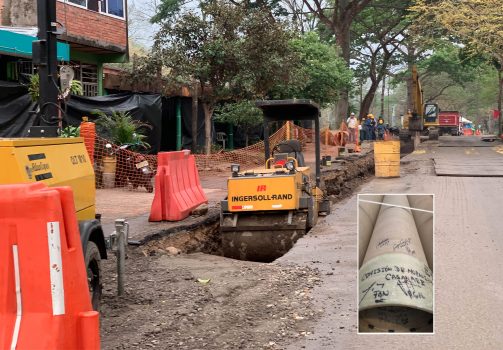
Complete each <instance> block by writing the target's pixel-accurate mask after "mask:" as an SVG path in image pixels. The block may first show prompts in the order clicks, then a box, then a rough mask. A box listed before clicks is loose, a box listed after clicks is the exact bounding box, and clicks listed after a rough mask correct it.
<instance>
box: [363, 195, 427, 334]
mask: <svg viewBox="0 0 503 350" xmlns="http://www.w3.org/2000/svg"><path fill="white" fill-rule="evenodd" d="M359 268H360V270H359V276H358V278H359V331H360V332H432V331H433V272H432V268H433V198H432V196H431V195H413V196H407V195H383V196H377V195H368V196H366V195H361V196H360V197H359Z"/></svg>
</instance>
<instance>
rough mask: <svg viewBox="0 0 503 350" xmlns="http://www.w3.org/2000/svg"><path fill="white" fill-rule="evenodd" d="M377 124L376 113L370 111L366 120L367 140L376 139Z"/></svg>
mask: <svg viewBox="0 0 503 350" xmlns="http://www.w3.org/2000/svg"><path fill="white" fill-rule="evenodd" d="M375 126H376V122H375V119H374V115H373V114H372V113H369V114H368V115H367V120H365V127H366V133H367V140H369V141H374V140H375V139H376V134H375Z"/></svg>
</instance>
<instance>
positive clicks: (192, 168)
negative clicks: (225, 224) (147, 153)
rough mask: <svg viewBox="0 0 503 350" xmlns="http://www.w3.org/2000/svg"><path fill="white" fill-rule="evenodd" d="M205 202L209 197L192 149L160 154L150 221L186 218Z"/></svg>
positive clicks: (158, 155)
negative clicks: (191, 151)
mask: <svg viewBox="0 0 503 350" xmlns="http://www.w3.org/2000/svg"><path fill="white" fill-rule="evenodd" d="M203 203H208V199H207V198H206V195H205V194H204V191H203V188H202V187H201V183H200V181H199V174H198V171H197V167H196V162H195V158H194V156H193V155H191V154H190V151H177V152H160V153H158V154H157V173H156V175H155V194H154V200H153V202H152V207H151V210H150V217H149V221H163V220H166V221H179V220H183V219H185V218H186V217H187V216H189V215H190V212H191V211H192V210H194V209H195V208H197V207H198V206H199V205H201V204H203Z"/></svg>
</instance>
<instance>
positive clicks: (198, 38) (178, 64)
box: [151, 1, 297, 105]
mask: <svg viewBox="0 0 503 350" xmlns="http://www.w3.org/2000/svg"><path fill="white" fill-rule="evenodd" d="M201 12H202V15H199V14H197V13H195V12H190V11H189V12H185V13H183V14H182V15H180V16H179V17H178V18H177V19H176V21H175V20H167V21H165V22H163V24H162V27H161V29H160V31H159V33H158V34H157V36H156V41H155V44H154V48H153V53H152V56H151V60H156V62H157V64H154V65H153V66H154V67H155V66H157V69H158V72H159V69H160V70H161V72H163V73H166V74H168V75H170V76H171V77H172V80H174V81H177V82H179V83H186V84H189V83H191V82H192V81H194V80H196V81H198V83H199V84H200V86H201V89H202V93H201V98H202V99H203V101H204V102H206V103H208V104H209V105H214V104H216V103H217V102H219V101H225V100H240V99H253V98H260V97H263V96H265V95H266V93H267V92H268V91H270V90H271V88H272V87H274V86H276V85H278V84H279V83H285V82H287V81H288V80H289V79H290V75H291V71H292V69H293V67H294V66H295V65H296V62H297V60H296V57H295V55H294V54H293V53H292V50H291V47H290V46H289V39H290V38H291V37H292V35H291V33H289V32H288V30H287V28H286V27H285V24H283V23H282V22H279V21H275V20H274V18H273V17H271V16H270V14H269V13H268V12H267V11H261V10H258V9H251V10H250V9H248V10H246V9H243V8H241V7H238V6H235V5H230V4H227V3H225V2H223V1H213V2H209V3H207V4H205V5H204V6H202V7H201ZM159 64H160V65H161V66H162V68H160V67H159Z"/></svg>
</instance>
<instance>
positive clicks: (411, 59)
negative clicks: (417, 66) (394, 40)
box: [403, 44, 416, 115]
mask: <svg viewBox="0 0 503 350" xmlns="http://www.w3.org/2000/svg"><path fill="white" fill-rule="evenodd" d="M415 56H416V49H415V48H414V47H413V46H412V45H410V44H409V45H407V78H406V81H407V106H406V108H405V111H404V113H403V114H404V115H406V114H407V110H409V109H410V110H411V111H413V110H414V84H413V82H412V67H413V66H414V63H415V61H416V58H415Z"/></svg>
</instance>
